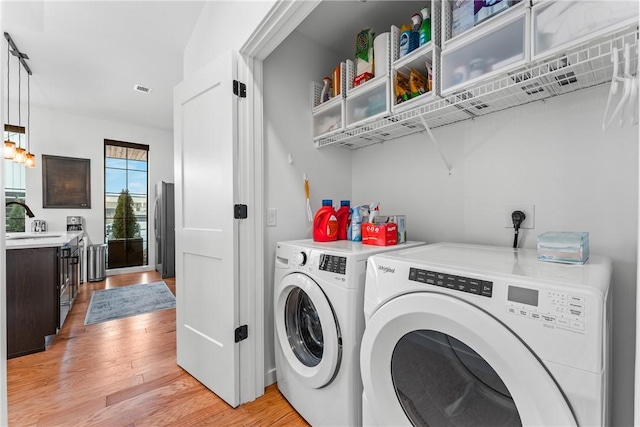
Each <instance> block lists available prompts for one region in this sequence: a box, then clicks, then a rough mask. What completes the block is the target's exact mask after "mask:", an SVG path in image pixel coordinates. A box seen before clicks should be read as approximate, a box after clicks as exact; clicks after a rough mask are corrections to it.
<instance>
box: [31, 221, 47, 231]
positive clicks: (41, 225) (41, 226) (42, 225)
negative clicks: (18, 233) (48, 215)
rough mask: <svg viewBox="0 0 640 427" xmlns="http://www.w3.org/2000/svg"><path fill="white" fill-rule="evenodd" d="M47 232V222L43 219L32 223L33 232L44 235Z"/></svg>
mask: <svg viewBox="0 0 640 427" xmlns="http://www.w3.org/2000/svg"><path fill="white" fill-rule="evenodd" d="M45 231H47V222H46V221H45V220H43V219H34V220H33V221H31V232H33V233H44V232H45Z"/></svg>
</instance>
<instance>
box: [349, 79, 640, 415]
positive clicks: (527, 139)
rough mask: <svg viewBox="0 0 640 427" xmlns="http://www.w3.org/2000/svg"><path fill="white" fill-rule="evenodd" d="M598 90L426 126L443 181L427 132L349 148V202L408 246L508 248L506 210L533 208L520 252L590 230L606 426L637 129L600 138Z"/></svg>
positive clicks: (626, 278)
mask: <svg viewBox="0 0 640 427" xmlns="http://www.w3.org/2000/svg"><path fill="white" fill-rule="evenodd" d="M607 92H608V87H600V88H596V89H590V90H586V91H583V92H581V93H577V94H573V95H567V96H565V97H560V98H556V99H552V100H549V101H547V102H545V103H536V104H532V105H529V106H524V107H520V108H516V109H513V110H509V111H505V112H502V113H496V114H494V115H491V116H488V117H485V118H479V119H476V120H474V121H466V122H463V123H461V124H458V125H453V126H448V127H444V128H438V129H435V130H434V132H433V133H434V136H435V138H436V139H437V140H438V142H439V144H440V145H441V147H442V151H443V153H444V154H445V156H446V157H447V158H448V160H449V161H450V163H452V164H453V170H452V174H451V175H449V174H448V173H447V171H446V169H445V166H444V164H443V163H442V161H441V160H440V158H439V156H438V154H437V152H436V150H435V148H434V146H433V144H432V143H431V141H430V140H429V137H428V135H426V134H418V135H412V136H409V137H405V138H404V139H402V140H394V141H390V142H387V143H384V144H380V145H376V146H372V147H367V148H364V149H361V150H357V151H355V152H354V154H353V197H354V199H355V200H356V202H358V201H359V202H368V201H370V200H378V201H380V204H381V212H385V211H386V212H389V213H400V214H406V215H407V224H408V234H409V238H410V239H412V240H422V241H426V242H429V243H433V242H439V241H454V242H467V243H480V244H490V245H498V246H507V247H508V246H510V245H511V244H512V242H513V230H512V229H511V230H510V229H506V228H504V224H503V211H504V206H505V205H507V204H517V203H524V204H534V205H535V229H534V230H524V231H523V234H521V242H522V246H524V247H528V248H535V247H536V236H537V235H538V234H539V233H543V232H545V231H551V230H554V231H588V232H589V233H590V239H591V240H590V248H591V252H592V253H593V254H601V255H607V256H609V257H611V258H612V259H613V269H614V271H613V287H612V289H613V355H612V356H613V358H612V366H613V395H612V402H613V405H612V408H611V409H612V415H613V424H612V425H632V424H633V372H634V365H633V360H634V343H635V338H634V337H635V323H634V319H635V293H636V289H635V288H636V259H637V258H636V253H637V228H638V220H637V218H638V180H637V177H638V160H637V159H638V127H637V126H634V127H629V126H628V127H625V128H624V129H619V128H617V127H615V126H612V127H611V128H610V130H609V131H608V132H607V133H603V132H602V130H601V128H600V126H601V123H602V114H603V112H604V106H605V103H606V97H607ZM383 163H384V164H385V167H384V168H382V167H372V165H376V164H378V165H381V164H383ZM522 237H524V239H523V240H522Z"/></svg>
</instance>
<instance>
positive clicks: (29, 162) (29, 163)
mask: <svg viewBox="0 0 640 427" xmlns="http://www.w3.org/2000/svg"><path fill="white" fill-rule="evenodd" d="M24 165H25V166H26V167H28V168H35V167H36V156H34V155H33V154H31V73H29V74H27V154H26V159H25V161H24Z"/></svg>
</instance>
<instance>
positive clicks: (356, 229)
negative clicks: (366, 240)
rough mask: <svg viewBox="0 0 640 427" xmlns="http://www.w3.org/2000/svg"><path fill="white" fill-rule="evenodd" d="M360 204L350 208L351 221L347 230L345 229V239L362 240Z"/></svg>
mask: <svg viewBox="0 0 640 427" xmlns="http://www.w3.org/2000/svg"><path fill="white" fill-rule="evenodd" d="M361 208H362V206H354V207H352V208H351V221H350V225H349V230H347V240H351V241H352V242H362V212H360V209H361Z"/></svg>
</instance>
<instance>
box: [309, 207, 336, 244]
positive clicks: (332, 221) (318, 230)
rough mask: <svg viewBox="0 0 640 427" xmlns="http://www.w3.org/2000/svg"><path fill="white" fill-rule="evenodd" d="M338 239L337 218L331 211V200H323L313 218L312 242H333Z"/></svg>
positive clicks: (333, 211)
mask: <svg viewBox="0 0 640 427" xmlns="http://www.w3.org/2000/svg"><path fill="white" fill-rule="evenodd" d="M337 239H338V218H336V211H335V210H334V209H333V200H331V199H325V200H323V201H322V207H321V208H320V209H318V212H316V216H315V217H314V218H313V240H314V241H316V242H333V241H334V240H337Z"/></svg>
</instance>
